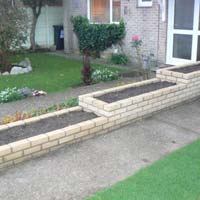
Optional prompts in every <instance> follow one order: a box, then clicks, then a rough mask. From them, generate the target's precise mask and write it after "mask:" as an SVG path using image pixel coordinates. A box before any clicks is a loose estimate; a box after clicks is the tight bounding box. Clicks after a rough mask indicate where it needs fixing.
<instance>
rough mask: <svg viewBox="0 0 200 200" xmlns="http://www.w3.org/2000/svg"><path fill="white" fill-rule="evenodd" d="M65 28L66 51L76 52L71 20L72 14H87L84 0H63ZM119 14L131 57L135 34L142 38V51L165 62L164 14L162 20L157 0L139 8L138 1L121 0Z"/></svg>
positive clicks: (125, 49) (125, 44)
mask: <svg viewBox="0 0 200 200" xmlns="http://www.w3.org/2000/svg"><path fill="white" fill-rule="evenodd" d="M63 6H64V9H65V14H64V27H65V51H66V53H72V52H78V47H77V40H76V37H75V36H74V34H73V30H72V29H73V27H72V25H71V23H70V18H71V16H76V15H83V16H87V0H81V3H80V0H64V5H63ZM121 16H122V19H123V20H124V22H125V23H126V37H125V39H124V45H123V49H124V51H125V53H126V54H127V55H129V56H133V49H132V48H131V44H130V42H131V38H132V36H133V35H138V36H139V37H140V38H141V39H142V40H143V43H144V44H143V46H144V50H145V51H147V52H151V53H153V54H154V55H155V57H156V59H157V60H158V61H159V62H160V63H165V62H166V46H167V17H166V21H165V22H163V21H162V17H161V11H160V7H159V3H158V0H154V1H153V6H152V7H148V8H142V7H138V6H137V0H121Z"/></svg>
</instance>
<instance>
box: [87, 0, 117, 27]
mask: <svg viewBox="0 0 200 200" xmlns="http://www.w3.org/2000/svg"><path fill="white" fill-rule="evenodd" d="M90 1H91V0H87V18H88V19H89V21H91V4H90ZM109 23H110V24H119V22H115V21H113V0H110V22H109Z"/></svg>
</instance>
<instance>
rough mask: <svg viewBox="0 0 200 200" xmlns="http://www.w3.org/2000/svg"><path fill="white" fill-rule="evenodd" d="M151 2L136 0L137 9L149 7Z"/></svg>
mask: <svg viewBox="0 0 200 200" xmlns="http://www.w3.org/2000/svg"><path fill="white" fill-rule="evenodd" d="M152 1H153V0H138V7H151V6H152V4H153V2H152Z"/></svg>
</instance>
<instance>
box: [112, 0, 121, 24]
mask: <svg viewBox="0 0 200 200" xmlns="http://www.w3.org/2000/svg"><path fill="white" fill-rule="evenodd" d="M120 18H121V0H113V22H119V21H120Z"/></svg>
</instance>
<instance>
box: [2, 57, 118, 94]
mask: <svg viewBox="0 0 200 200" xmlns="http://www.w3.org/2000/svg"><path fill="white" fill-rule="evenodd" d="M24 57H28V58H30V60H31V63H32V66H33V72H32V73H29V74H23V75H17V76H1V77H0V91H1V90H4V89H5V88H7V87H17V88H22V87H29V88H34V89H38V90H45V91H47V92H56V91H62V90H65V89H67V88H69V87H73V86H76V85H79V84H81V69H82V62H81V61H77V60H70V59H66V58H63V57H60V56H55V55H48V54H44V53H32V54H25V55H24V54H21V55H17V56H15V57H14V58H13V62H19V61H21V60H22V59H23V58H24ZM93 67H94V68H102V67H103V66H100V65H93ZM111 70H114V69H112V68H111Z"/></svg>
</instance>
